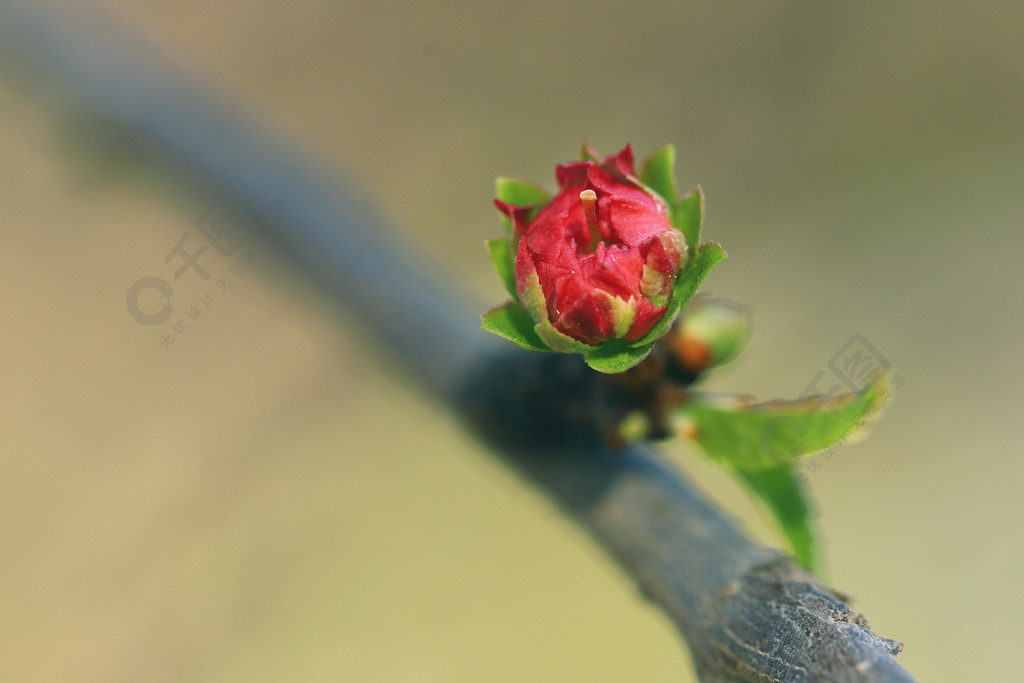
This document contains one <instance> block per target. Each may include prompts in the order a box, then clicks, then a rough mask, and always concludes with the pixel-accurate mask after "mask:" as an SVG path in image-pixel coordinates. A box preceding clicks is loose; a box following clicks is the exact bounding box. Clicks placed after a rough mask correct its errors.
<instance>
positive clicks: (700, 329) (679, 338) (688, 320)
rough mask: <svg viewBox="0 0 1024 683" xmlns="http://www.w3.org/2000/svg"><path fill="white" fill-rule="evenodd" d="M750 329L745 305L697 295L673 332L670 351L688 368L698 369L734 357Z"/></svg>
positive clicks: (741, 348)
mask: <svg viewBox="0 0 1024 683" xmlns="http://www.w3.org/2000/svg"><path fill="white" fill-rule="evenodd" d="M752 330H753V322H752V320H751V315H750V307H749V306H743V305H740V304H737V303H736V302H734V301H729V300H728V299H712V298H709V297H703V296H702V297H698V298H697V299H694V300H693V301H691V302H690V305H689V306H687V308H686V312H685V313H684V314H683V317H682V319H681V320H680V321H679V323H678V324H677V326H676V329H675V330H674V332H673V335H672V337H671V345H672V351H673V353H674V354H675V356H676V358H677V359H678V360H679V362H680V363H682V365H683V367H684V368H686V369H687V370H688V371H690V372H694V373H696V372H701V371H703V370H707V369H709V368H713V367H717V366H719V365H724V364H725V363H728V362H729V361H731V360H732V359H733V358H735V357H736V356H737V355H738V354H739V353H740V351H742V350H743V348H744V347H745V346H746V345H747V341H749V339H750V334H751V332H752Z"/></svg>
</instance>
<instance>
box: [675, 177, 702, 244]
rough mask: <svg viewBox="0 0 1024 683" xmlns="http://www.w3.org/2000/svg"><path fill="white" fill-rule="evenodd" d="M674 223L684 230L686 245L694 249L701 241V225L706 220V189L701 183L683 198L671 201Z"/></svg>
mask: <svg viewBox="0 0 1024 683" xmlns="http://www.w3.org/2000/svg"><path fill="white" fill-rule="evenodd" d="M670 206H671V209H672V212H671V213H672V225H674V226H676V227H677V228H679V229H680V230H682V231H683V234H684V235H685V236H686V246H687V247H688V248H689V249H693V248H694V247H696V246H697V244H699V243H700V227H701V224H702V223H703V222H704V211H705V204H704V190H702V189H701V187H700V185H698V186H697V189H695V190H694V191H693V192H691V193H690V194H688V195H686V196H685V197H683V198H682V199H679V200H677V201H675V202H672V203H671V205H670Z"/></svg>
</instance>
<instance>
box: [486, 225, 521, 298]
mask: <svg viewBox="0 0 1024 683" xmlns="http://www.w3.org/2000/svg"><path fill="white" fill-rule="evenodd" d="M509 242H510V240H508V239H501V238H499V239H493V240H487V242H486V243H487V251H488V252H489V253H490V255H491V263H492V264H494V269H495V270H496V271H498V277H500V278H501V282H502V284H504V285H505V290H506V291H507V292H508V293H509V294H511V295H512V298H513V299H516V300H517V301H518V300H519V295H518V294H517V293H516V264H515V261H514V260H513V259H512V249H511V247H510V245H509Z"/></svg>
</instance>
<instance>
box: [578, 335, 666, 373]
mask: <svg viewBox="0 0 1024 683" xmlns="http://www.w3.org/2000/svg"><path fill="white" fill-rule="evenodd" d="M653 347H654V344H653V343H652V344H648V345H647V346H643V347H634V346H631V345H630V344H628V343H625V342H623V341H622V340H621V339H613V340H611V341H606V342H604V343H603V344H601V345H600V346H597V347H591V348H592V349H593V350H592V351H588V352H587V353H584V354H583V359H584V360H585V361H586V362H587V365H589V366H590V367H592V368H593V369H595V370H597V371H598V372H604V373H616V372H624V371H626V370H629V369H630V368H631V367H633V366H634V365H637V364H638V363H640V361H642V360H643V359H644V358H647V356H648V354H650V353H651V349H652V348H653Z"/></svg>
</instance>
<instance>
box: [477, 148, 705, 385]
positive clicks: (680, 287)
mask: <svg viewBox="0 0 1024 683" xmlns="http://www.w3.org/2000/svg"><path fill="white" fill-rule="evenodd" d="M674 161H675V149H674V148H673V147H672V146H671V145H665V146H664V147H661V148H660V149H658V150H656V151H655V152H653V153H652V154H651V155H650V156H649V157H648V158H647V160H646V161H645V162H644V163H643V164H642V165H641V168H640V171H639V173H636V172H635V171H634V166H633V149H632V148H631V147H630V146H629V145H626V147H625V148H624V149H623V150H622V151H621V152H619V153H618V154H614V155H612V156H609V157H606V158H604V159H598V156H597V154H596V153H594V151H593V150H592V149H590V147H586V146H585V147H584V148H583V161H578V162H574V163H570V164H564V165H560V166H557V167H556V168H555V175H556V178H557V180H558V193H557V194H556V195H555V196H554V197H552V196H551V195H550V194H548V192H547V191H545V190H544V189H543V188H542V187H539V186H537V185H534V184H533V183H529V182H526V181H523V180H516V179H512V178H499V179H498V181H497V183H496V184H495V189H496V190H497V193H498V199H497V200H496V201H495V205H496V206H497V207H498V209H499V210H500V211H501V213H502V214H503V222H504V224H505V235H506V236H505V237H504V238H499V239H492V240H488V242H487V250H488V251H489V252H490V256H491V261H492V263H493V264H494V267H495V270H497V272H498V275H499V277H500V278H501V280H502V283H503V284H504V285H505V289H506V290H508V292H509V294H510V295H511V296H512V301H509V302H508V303H506V304H504V305H503V306H499V307H497V308H495V309H492V310H491V311H488V312H487V313H486V314H485V315H484V317H483V321H482V322H481V326H482V327H483V329H484V330H486V331H488V332H493V333H494V334H497V335H499V336H502V337H505V338H506V339H509V340H511V341H513V342H515V343H516V344H518V345H519V346H521V347H523V348H527V349H531V350H534V351H555V352H562V353H581V354H583V358H584V360H585V361H586V362H587V364H588V365H589V366H590V367H592V368H594V369H595V370H599V371H601V372H622V371H624V370H628V369H629V368H631V367H633V366H635V365H636V364H637V363H639V362H640V361H642V360H643V359H644V358H646V357H647V355H648V354H649V353H650V352H651V348H652V347H653V346H654V343H655V342H656V341H657V340H658V339H659V338H660V337H661V336H662V335H664V334H665V333H666V332H668V331H669V329H670V328H671V326H672V322H673V321H674V320H675V319H676V316H677V315H678V314H679V312H680V310H682V308H683V307H684V306H686V303H687V302H688V301H689V300H690V299H691V298H692V297H693V295H694V294H696V293H697V289H698V288H699V287H700V283H701V282H702V281H703V280H704V278H705V277H706V276H707V274H708V272H710V270H711V269H712V268H713V267H714V266H715V264H717V263H719V262H721V261H722V259H724V258H725V252H724V251H722V248H721V247H720V246H718V244H716V243H714V242H706V243H704V244H701V243H700V231H701V222H702V220H703V217H704V195H703V194H702V193H701V191H700V188H697V189H696V190H695V191H693V192H691V193H689V194H687V195H685V196H682V197H680V196H679V195H678V193H677V192H676V187H675V181H674V180H673V178H672V173H673V171H672V169H673V164H674Z"/></svg>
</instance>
